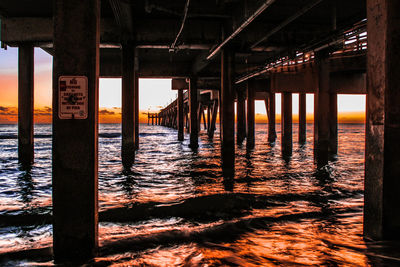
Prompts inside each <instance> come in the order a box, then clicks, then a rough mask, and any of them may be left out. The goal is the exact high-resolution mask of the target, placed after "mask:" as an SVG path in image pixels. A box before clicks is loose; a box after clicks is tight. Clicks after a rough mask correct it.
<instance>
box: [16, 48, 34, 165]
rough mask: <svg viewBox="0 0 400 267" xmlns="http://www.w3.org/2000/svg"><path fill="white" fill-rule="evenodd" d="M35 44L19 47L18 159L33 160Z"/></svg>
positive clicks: (25, 161) (24, 161) (22, 161)
mask: <svg viewBox="0 0 400 267" xmlns="http://www.w3.org/2000/svg"><path fill="white" fill-rule="evenodd" d="M33 72H34V62H33V45H32V44H21V45H20V46H19V47H18V161H19V162H20V163H21V164H22V165H29V164H31V163H32V162H33V158H34V149H33V97H34V93H33Z"/></svg>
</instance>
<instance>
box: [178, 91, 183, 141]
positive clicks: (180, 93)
mask: <svg viewBox="0 0 400 267" xmlns="http://www.w3.org/2000/svg"><path fill="white" fill-rule="evenodd" d="M177 109H178V140H179V141H183V90H182V89H179V90H178V102H177Z"/></svg>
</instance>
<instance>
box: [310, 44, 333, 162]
mask: <svg viewBox="0 0 400 267" xmlns="http://www.w3.org/2000/svg"><path fill="white" fill-rule="evenodd" d="M315 60H316V63H317V66H318V77H317V79H318V88H317V91H316V93H315V94H314V153H315V158H316V159H317V160H318V161H320V162H325V161H327V160H328V155H329V152H330V138H329V137H330V122H329V120H330V93H329V83H330V80H329V79H330V68H329V58H328V54H327V53H324V52H322V53H320V54H317V55H316V57H315Z"/></svg>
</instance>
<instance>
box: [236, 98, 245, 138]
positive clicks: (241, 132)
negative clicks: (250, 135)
mask: <svg viewBox="0 0 400 267" xmlns="http://www.w3.org/2000/svg"><path fill="white" fill-rule="evenodd" d="M245 101H246V97H245V92H244V91H243V90H238V91H237V106H236V110H237V122H236V128H237V134H236V142H237V143H238V144H241V143H243V140H244V138H245V137H246V105H245Z"/></svg>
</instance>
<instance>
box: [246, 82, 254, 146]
mask: <svg viewBox="0 0 400 267" xmlns="http://www.w3.org/2000/svg"><path fill="white" fill-rule="evenodd" d="M246 137H247V139H246V147H247V148H250V149H251V148H253V147H254V143H255V107H254V88H252V82H251V81H249V82H248V83H247V131H246Z"/></svg>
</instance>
